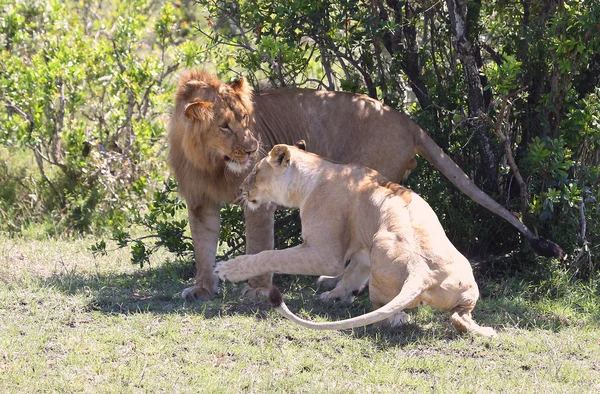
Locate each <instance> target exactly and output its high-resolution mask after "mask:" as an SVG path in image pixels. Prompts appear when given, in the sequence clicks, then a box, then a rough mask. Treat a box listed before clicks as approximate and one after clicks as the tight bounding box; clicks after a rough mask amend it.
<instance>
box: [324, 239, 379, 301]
mask: <svg viewBox="0 0 600 394" xmlns="http://www.w3.org/2000/svg"><path fill="white" fill-rule="evenodd" d="M370 275H371V259H370V257H369V252H368V251H367V250H364V249H363V250H359V251H357V252H355V253H354V254H352V256H351V257H350V263H349V264H348V266H346V269H345V270H344V273H343V274H342V276H341V280H340V281H339V283H338V284H337V285H336V286H335V288H334V289H333V290H331V291H326V292H325V293H323V294H321V296H320V298H321V299H322V300H331V299H334V298H339V299H340V300H341V301H342V302H352V301H354V298H355V297H356V296H357V295H358V293H360V292H361V290H362V289H364V287H365V285H366V284H367V282H368V281H369V276H370Z"/></svg>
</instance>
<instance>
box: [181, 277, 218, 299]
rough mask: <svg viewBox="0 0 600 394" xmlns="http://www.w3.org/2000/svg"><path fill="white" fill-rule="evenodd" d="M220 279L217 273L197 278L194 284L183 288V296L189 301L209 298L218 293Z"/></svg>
mask: <svg viewBox="0 0 600 394" xmlns="http://www.w3.org/2000/svg"><path fill="white" fill-rule="evenodd" d="M218 288H219V279H218V278H217V277H216V276H215V275H211V276H210V278H203V279H200V280H197V281H196V283H195V284H194V285H193V286H190V287H188V288H186V289H183V291H182V292H181V298H183V299H184V300H188V301H195V300H208V299H211V298H213V297H214V296H215V294H217V290H218Z"/></svg>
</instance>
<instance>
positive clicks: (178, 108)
mask: <svg viewBox="0 0 600 394" xmlns="http://www.w3.org/2000/svg"><path fill="white" fill-rule="evenodd" d="M300 139H304V140H306V142H307V144H308V145H309V146H310V147H311V150H312V151H314V152H315V153H317V154H319V155H321V156H323V157H327V158H329V159H332V160H335V161H339V162H342V163H357V164H360V165H364V166H367V167H370V168H373V169H375V170H377V171H379V172H380V173H382V174H383V175H384V176H386V177H387V178H389V179H391V180H393V181H396V182H400V181H401V180H402V179H403V178H405V177H406V176H407V175H408V173H409V172H410V170H412V169H414V168H415V166H416V161H415V158H414V155H415V154H416V153H418V154H420V155H421V156H423V157H425V158H426V159H427V160H428V161H429V162H430V163H432V164H433V165H434V166H435V167H436V168H437V169H438V170H440V171H441V172H442V173H443V174H444V175H445V176H446V177H447V178H448V179H449V180H450V181H451V182H452V183H454V185H456V186H457V187H458V188H459V189H460V190H461V191H463V192H464V193H465V194H467V195H468V196H469V197H471V198H472V199H473V200H475V201H477V202H478V203H479V204H481V205H483V206H484V207H486V208H488V209H489V210H491V211H492V212H494V213H495V214H497V215H499V216H500V217H502V218H504V219H506V220H507V221H509V222H510V223H511V224H512V225H513V226H515V227H516V228H517V229H518V230H519V231H521V232H522V233H523V234H524V235H525V237H526V238H527V239H528V240H529V241H530V243H531V245H532V247H533V248H534V249H535V250H536V252H537V253H539V254H541V255H544V256H562V254H563V252H562V250H561V249H560V248H559V247H558V246H557V245H556V244H554V243H551V242H548V241H541V240H538V239H536V238H535V236H534V234H533V233H532V232H531V231H530V230H529V229H528V228H527V227H526V226H525V225H523V223H521V222H520V221H519V220H518V219H517V218H515V217H514V216H513V215H512V214H510V212H508V211H507V210H506V209H504V208H503V207H502V206H501V205H499V204H498V203H497V202H496V201H494V200H493V199H492V198H490V197H489V196H488V195H486V194H485V193H483V192H482V191H481V190H480V189H478V188H477V187H476V186H475V184H473V182H471V180H470V179H469V178H468V177H467V175H466V174H465V173H464V172H463V171H462V170H461V169H460V168H459V167H458V166H457V165H456V164H455V163H454V162H453V161H452V160H451V159H450V158H449V157H448V156H446V155H445V154H444V152H443V151H442V150H441V149H440V148H439V147H438V146H437V145H436V144H435V142H433V140H432V139H431V138H430V137H429V136H428V135H427V134H426V133H425V132H424V131H423V130H421V129H420V128H419V127H418V126H417V125H416V124H415V123H414V122H413V121H411V120H410V119H409V118H408V117H407V116H406V115H403V114H401V113H399V112H397V111H395V110H393V109H391V108H389V107H387V106H385V105H383V104H382V103H380V102H379V101H376V100H373V99H371V98H369V97H367V96H363V95H359V94H353V93H344V92H327V91H316V90H308V89H275V90H269V91H266V92H263V93H260V94H258V95H255V96H254V97H252V92H251V89H250V87H249V86H248V84H247V83H246V81H245V80H244V79H240V80H237V81H234V82H231V83H229V84H223V83H221V81H219V79H218V78H216V77H215V76H213V75H211V74H208V73H205V72H202V71H189V72H185V73H183V75H181V77H180V80H179V85H178V89H177V93H176V95H175V108H174V110H173V113H172V115H171V119H170V122H169V144H170V150H169V159H168V160H169V164H170V166H171V169H172V170H173V174H174V176H175V178H176V179H177V181H178V183H179V191H180V193H181V195H182V196H183V197H184V198H185V200H186V203H187V206H188V214H189V222H190V228H191V232H192V238H193V244H194V258H195V262H196V281H195V284H194V285H193V286H191V287H188V288H187V289H185V290H184V291H183V292H182V294H181V295H182V297H183V298H186V299H196V298H208V297H212V296H213V295H214V294H215V292H216V291H217V286H218V279H217V277H216V276H214V274H213V268H214V262H215V255H216V249H217V241H218V235H219V226H220V219H219V206H220V204H221V202H234V201H235V200H236V198H237V197H238V195H239V194H238V189H239V186H240V184H241V182H242V180H243V179H244V177H245V176H246V175H247V173H248V172H249V171H250V169H251V167H252V164H253V163H254V162H255V161H256V159H257V158H260V157H261V156H260V153H259V147H260V146H263V147H265V148H266V149H270V148H272V147H273V146H274V145H275V144H278V143H289V144H293V143H294V142H296V141H298V140H300ZM275 208H276V206H275V205H274V204H265V205H263V206H262V207H261V208H260V209H258V210H256V211H249V210H245V212H244V213H245V216H246V231H247V239H246V253H250V254H251V253H257V252H260V251H261V250H265V249H272V248H273V213H274V210H275ZM357 258H359V257H357ZM270 284H271V275H265V276H262V277H260V278H254V279H251V280H250V281H249V289H250V290H251V291H255V292H261V293H266V292H268V289H269V287H270Z"/></svg>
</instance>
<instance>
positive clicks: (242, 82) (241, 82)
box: [227, 77, 252, 95]
mask: <svg viewBox="0 0 600 394" xmlns="http://www.w3.org/2000/svg"><path fill="white" fill-rule="evenodd" d="M227 86H229V87H230V88H231V90H233V91H234V92H237V93H242V94H245V95H249V94H251V93H252V87H251V86H250V84H249V83H248V81H247V80H246V78H244V77H242V78H240V79H236V80H235V81H231V82H229V83H228V84H227Z"/></svg>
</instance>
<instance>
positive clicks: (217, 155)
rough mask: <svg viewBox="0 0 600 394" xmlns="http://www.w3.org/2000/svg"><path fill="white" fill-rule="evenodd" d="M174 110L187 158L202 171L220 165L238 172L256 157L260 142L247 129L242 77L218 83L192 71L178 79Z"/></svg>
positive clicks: (248, 109) (248, 103)
mask: <svg viewBox="0 0 600 394" xmlns="http://www.w3.org/2000/svg"><path fill="white" fill-rule="evenodd" d="M176 111H181V112H183V115H184V116H180V117H179V118H178V119H180V121H179V125H178V126H179V128H180V129H183V136H182V147H183V150H184V152H185V155H186V157H187V159H188V160H189V161H190V162H192V163H194V165H195V166H196V167H200V168H201V169H203V170H207V169H214V168H222V167H223V165H224V166H225V168H227V169H228V170H229V171H231V172H233V173H236V174H239V173H242V172H243V171H244V170H247V169H248V168H249V167H250V165H251V164H252V162H253V159H255V158H256V155H257V152H258V148H259V141H258V139H257V138H256V137H255V136H254V134H253V133H252V132H251V131H250V130H249V129H248V124H249V122H250V116H251V114H252V102H251V92H250V88H249V86H248V85H247V83H246V82H245V80H244V79H241V80H238V81H235V82H232V83H230V84H221V83H220V82H219V81H218V80H217V79H216V78H215V79H210V78H207V76H206V75H205V74H202V73H198V74H194V73H191V74H190V75H189V76H188V77H187V78H185V79H183V80H182V81H181V82H180V86H179V90H178V92H177V108H176Z"/></svg>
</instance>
